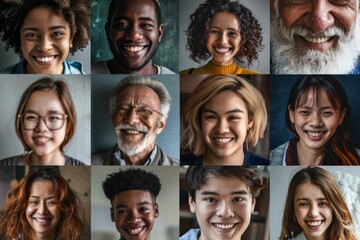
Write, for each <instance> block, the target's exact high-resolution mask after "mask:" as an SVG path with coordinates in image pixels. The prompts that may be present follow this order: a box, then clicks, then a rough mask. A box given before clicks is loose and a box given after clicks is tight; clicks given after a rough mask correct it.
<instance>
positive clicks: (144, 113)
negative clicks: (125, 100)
mask: <svg viewBox="0 0 360 240" xmlns="http://www.w3.org/2000/svg"><path fill="white" fill-rule="evenodd" d="M133 108H134V109H135V112H136V115H138V116H139V117H141V118H144V119H146V118H148V117H150V116H151V115H152V114H153V112H156V113H158V114H160V115H161V116H164V114H162V113H161V112H159V111H156V110H155V109H152V108H150V107H148V106H137V107H134V106H130V105H116V104H114V105H113V112H114V113H115V114H116V115H120V116H127V115H129V114H130V112H131V111H132V109H133Z"/></svg>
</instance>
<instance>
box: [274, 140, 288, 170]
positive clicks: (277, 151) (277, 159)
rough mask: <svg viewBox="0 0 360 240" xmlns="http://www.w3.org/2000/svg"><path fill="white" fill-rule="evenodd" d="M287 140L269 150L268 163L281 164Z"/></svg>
mask: <svg viewBox="0 0 360 240" xmlns="http://www.w3.org/2000/svg"><path fill="white" fill-rule="evenodd" d="M288 145H289V142H286V143H284V144H282V145H280V146H278V147H277V148H274V149H273V150H271V151H270V157H269V158H270V165H283V163H282V162H283V158H284V154H285V152H286V149H287V147H288Z"/></svg>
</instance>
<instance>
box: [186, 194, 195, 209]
mask: <svg viewBox="0 0 360 240" xmlns="http://www.w3.org/2000/svg"><path fill="white" fill-rule="evenodd" d="M188 202H189V207H190V211H191V212H192V213H195V210H196V205H195V201H194V199H193V198H192V197H191V195H190V194H188Z"/></svg>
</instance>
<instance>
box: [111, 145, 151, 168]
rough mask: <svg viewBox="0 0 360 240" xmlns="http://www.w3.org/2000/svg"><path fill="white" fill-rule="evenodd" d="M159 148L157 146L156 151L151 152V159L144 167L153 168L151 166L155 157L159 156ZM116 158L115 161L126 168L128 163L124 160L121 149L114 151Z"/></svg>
mask: <svg viewBox="0 0 360 240" xmlns="http://www.w3.org/2000/svg"><path fill="white" fill-rule="evenodd" d="M157 151H158V150H157V147H156V146H155V147H154V149H153V150H152V151H151V154H150V157H149V159H147V160H146V162H145V163H144V166H151V164H152V163H153V161H154V159H155V156H156V154H157ZM114 157H115V159H116V160H117V161H118V162H119V164H120V166H126V165H127V164H126V161H125V160H124V159H123V158H122V153H121V150H120V149H119V148H117V149H116V150H115V151H114Z"/></svg>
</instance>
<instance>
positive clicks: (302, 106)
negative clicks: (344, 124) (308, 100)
mask: <svg viewBox="0 0 360 240" xmlns="http://www.w3.org/2000/svg"><path fill="white" fill-rule="evenodd" d="M297 108H305V109H313V107H307V106H304V105H300V106H298V107H297ZM319 109H320V110H324V109H335V108H334V107H333V106H324V107H320V108H319Z"/></svg>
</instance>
